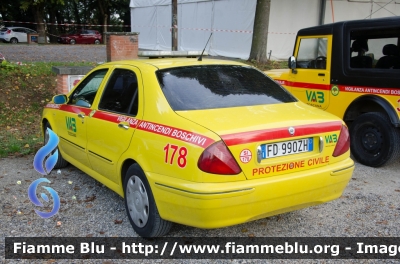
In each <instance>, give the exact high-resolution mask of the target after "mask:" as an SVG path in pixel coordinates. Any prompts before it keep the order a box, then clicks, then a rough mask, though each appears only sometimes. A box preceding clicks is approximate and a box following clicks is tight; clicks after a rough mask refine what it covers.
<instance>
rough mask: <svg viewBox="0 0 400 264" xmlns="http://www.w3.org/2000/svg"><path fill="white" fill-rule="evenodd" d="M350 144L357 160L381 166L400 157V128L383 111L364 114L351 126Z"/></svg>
mask: <svg viewBox="0 0 400 264" xmlns="http://www.w3.org/2000/svg"><path fill="white" fill-rule="evenodd" d="M350 146H351V153H352V154H353V156H354V158H355V159H356V160H357V161H359V162H360V163H362V164H364V165H367V166H371V167H379V166H382V165H384V164H386V163H389V162H391V161H394V160H396V159H397V158H399V157H400V130H399V129H398V128H395V127H393V126H392V124H391V123H390V120H389V118H388V117H387V115H385V114H383V113H378V112H371V113H366V114H362V115H360V116H359V117H357V118H356V119H355V120H354V121H353V123H352V124H351V126H350Z"/></svg>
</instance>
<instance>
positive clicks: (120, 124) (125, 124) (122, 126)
mask: <svg viewBox="0 0 400 264" xmlns="http://www.w3.org/2000/svg"><path fill="white" fill-rule="evenodd" d="M118 127H119V128H123V129H129V124H128V123H126V122H121V123H119V124H118Z"/></svg>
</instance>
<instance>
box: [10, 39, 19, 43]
mask: <svg viewBox="0 0 400 264" xmlns="http://www.w3.org/2000/svg"><path fill="white" fill-rule="evenodd" d="M10 43H11V44H18V39H17V38H12V39H10Z"/></svg>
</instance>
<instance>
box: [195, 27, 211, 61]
mask: <svg viewBox="0 0 400 264" xmlns="http://www.w3.org/2000/svg"><path fill="white" fill-rule="evenodd" d="M211 36H212V32H211V34H210V37H209V38H208V40H207V43H206V46H205V47H204V49H203V51H202V52H201V55H200V57H199V58H198V59H197V61H202V60H203V54H204V51H205V50H206V48H207V45H208V42H209V41H210V38H211Z"/></svg>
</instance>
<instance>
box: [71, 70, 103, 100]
mask: <svg viewBox="0 0 400 264" xmlns="http://www.w3.org/2000/svg"><path fill="white" fill-rule="evenodd" d="M107 71H108V69H101V70H98V71H95V72H92V73H91V74H90V75H89V76H88V77H87V78H85V79H84V80H83V82H82V83H80V84H79V86H78V87H77V88H76V89H75V90H74V92H73V93H72V95H71V97H70V100H69V102H68V104H72V105H78V106H83V107H91V106H92V104H93V101H94V98H95V96H96V93H97V90H98V89H99V87H100V84H101V82H102V81H103V79H104V76H105V75H106V73H107Z"/></svg>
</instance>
